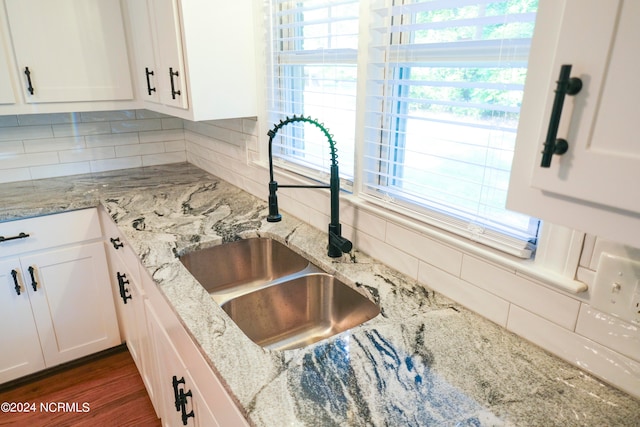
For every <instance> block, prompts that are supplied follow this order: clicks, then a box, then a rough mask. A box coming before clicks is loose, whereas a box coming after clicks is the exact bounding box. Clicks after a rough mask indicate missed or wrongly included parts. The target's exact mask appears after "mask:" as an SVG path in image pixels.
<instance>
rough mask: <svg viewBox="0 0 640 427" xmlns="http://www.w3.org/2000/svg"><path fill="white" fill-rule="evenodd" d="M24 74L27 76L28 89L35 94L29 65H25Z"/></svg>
mask: <svg viewBox="0 0 640 427" xmlns="http://www.w3.org/2000/svg"><path fill="white" fill-rule="evenodd" d="M24 74H25V75H26V76H27V85H28V86H27V90H28V91H29V93H30V94H31V95H33V93H34V90H33V85H32V84H31V71H29V67H24Z"/></svg>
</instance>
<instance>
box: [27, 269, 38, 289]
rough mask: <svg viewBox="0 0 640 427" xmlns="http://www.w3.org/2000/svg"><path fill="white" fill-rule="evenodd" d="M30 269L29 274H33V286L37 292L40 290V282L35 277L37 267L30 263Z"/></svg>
mask: <svg viewBox="0 0 640 427" xmlns="http://www.w3.org/2000/svg"><path fill="white" fill-rule="evenodd" d="M28 270H29V275H31V287H32V288H33V292H36V291H37V290H38V282H36V277H35V272H36V269H35V268H33V266H31V265H30V266H29V268H28Z"/></svg>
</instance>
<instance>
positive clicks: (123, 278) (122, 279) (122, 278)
mask: <svg viewBox="0 0 640 427" xmlns="http://www.w3.org/2000/svg"><path fill="white" fill-rule="evenodd" d="M116 277H117V278H118V287H119V288H120V298H122V301H123V302H124V303H125V304H126V303H127V300H130V299H131V295H129V289H127V288H126V287H125V285H128V284H129V281H128V280H127V275H126V274H124V273H122V274H120V272H117V273H116Z"/></svg>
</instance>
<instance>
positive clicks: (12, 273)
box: [11, 270, 20, 295]
mask: <svg viewBox="0 0 640 427" xmlns="http://www.w3.org/2000/svg"><path fill="white" fill-rule="evenodd" d="M11 275H12V276H13V284H14V288H15V290H16V294H18V295H20V283H18V272H17V271H16V270H11Z"/></svg>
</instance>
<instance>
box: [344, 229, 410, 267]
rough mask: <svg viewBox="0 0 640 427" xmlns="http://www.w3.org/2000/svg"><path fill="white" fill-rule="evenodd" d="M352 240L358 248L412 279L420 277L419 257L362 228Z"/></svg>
mask: <svg viewBox="0 0 640 427" xmlns="http://www.w3.org/2000/svg"><path fill="white" fill-rule="evenodd" d="M352 240H353V244H354V246H355V247H357V248H358V250H360V251H362V252H364V253H366V254H367V255H369V256H371V257H372V258H375V259H377V260H380V261H382V262H384V263H385V264H386V265H388V266H389V267H391V268H395V269H396V270H398V271H399V272H401V273H403V274H405V275H407V276H409V277H410V278H412V279H417V278H418V259H417V258H415V257H413V256H411V255H409V254H407V253H406V252H403V251H401V250H399V249H397V248H395V247H393V246H390V245H388V244H387V243H385V242H384V241H381V240H378V239H376V238H374V237H373V236H371V235H369V234H367V233H365V232H363V231H362V230H358V231H356V235H355V237H354V238H353V239H352Z"/></svg>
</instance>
